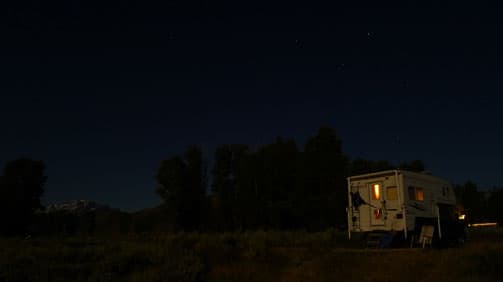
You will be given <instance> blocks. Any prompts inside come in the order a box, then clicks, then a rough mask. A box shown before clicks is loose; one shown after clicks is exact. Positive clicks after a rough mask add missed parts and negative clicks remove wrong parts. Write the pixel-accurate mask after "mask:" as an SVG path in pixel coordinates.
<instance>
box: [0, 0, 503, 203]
mask: <svg viewBox="0 0 503 282" xmlns="http://www.w3.org/2000/svg"><path fill="white" fill-rule="evenodd" d="M30 3H31V4H30V5H23V4H7V5H9V7H7V9H5V11H6V12H5V14H4V16H3V17H2V20H1V22H0V31H1V32H2V34H4V40H3V41H4V44H2V46H1V47H0V48H1V50H2V53H1V55H0V56H1V59H2V65H1V66H0V74H1V75H2V76H1V77H2V83H1V85H0V91H1V92H2V97H1V101H0V120H1V124H0V126H1V128H2V131H3V134H2V137H3V138H2V140H1V143H0V144H1V146H0V164H1V165H2V166H3V165H4V164H5V163H6V162H7V161H10V160H13V159H17V158H20V157H29V158H33V159H37V160H43V161H44V162H45V163H46V165H47V176H48V183H47V186H46V193H45V196H44V203H58V202H62V201H65V200H72V199H86V200H94V201H96V202H98V203H102V204H108V205H110V206H112V207H114V208H120V209H123V210H128V211H132V210H139V209H141V208H146V207H153V206H155V205H156V204H158V203H160V202H161V199H160V198H159V197H158V196H157V195H156V194H155V192H154V190H155V187H156V183H155V180H154V174H155V172H156V169H157V168H158V165H159V163H160V161H161V160H162V159H165V158H168V157H170V156H173V155H176V154H180V153H182V152H183V151H184V149H185V148H186V147H187V146H188V145H191V144H196V145H200V146H201V147H202V148H203V150H204V151H205V153H206V154H207V157H209V158H212V154H213V151H214V149H215V148H216V146H217V145H218V144H226V143H244V144H248V145H252V146H255V145H257V144H267V143H269V142H271V141H273V140H274V138H276V137H277V136H281V137H285V138H293V139H295V141H296V142H297V145H298V147H299V148H302V146H303V143H304V142H305V140H306V139H307V138H308V137H309V136H312V135H314V134H315V133H316V130H317V129H318V127H319V126H320V125H329V126H332V127H333V128H335V129H336V131H337V133H338V136H339V138H340V139H341V140H342V148H343V152H344V153H345V154H347V155H348V156H350V157H351V158H366V159H372V160H389V161H392V162H393V163H395V164H396V163H398V162H402V161H410V160H413V159H421V160H423V161H424V162H425V164H426V166H427V169H428V170H430V171H431V172H432V173H433V174H434V175H438V176H440V177H443V178H445V179H448V180H450V181H453V182H455V183H462V182H464V181H467V180H472V181H474V182H476V183H477V184H479V187H481V188H482V189H490V188H491V187H493V186H503V181H501V180H500V172H499V164H500V160H499V159H500V157H501V156H503V149H502V147H501V144H503V134H502V131H501V130H500V129H499V128H500V120H501V118H500V116H501V114H500V110H501V106H502V105H503V103H502V102H503V99H502V98H501V95H500V94H499V93H501V91H502V90H503V87H502V85H501V83H500V78H501V65H502V63H503V58H502V56H503V55H502V53H501V50H503V41H502V39H501V37H500V36H499V34H500V30H501V27H502V19H501V17H500V16H499V14H498V13H497V9H494V10H489V9H481V8H479V7H473V6H468V5H464V4H462V3H456V5H454V4H449V5H443V4H442V5H441V4H438V5H428V3H424V2H422V3H421V4H415V3H412V4H408V5H406V4H402V6H397V7H353V6H344V5H338V4H327V5H325V6H316V5H314V4H312V5H308V4H298V3H293V2H289V3H288V4H285V5H281V4H269V5H267V6H264V5H260V3H255V4H254V5H251V4H250V5H246V4H244V3H232V4H230V3H218V4H216V3H206V2H205V1H196V2H192V1H171V2H169V3H164V4H154V3H149V2H148V1H147V2H145V1H143V2H138V3H136V2H135V1H130V2H127V3H125V2H120V1H112V2H111V4H106V5H105V4H100V3H99V2H93V1H91V2H89V1H88V2H85V3H84V2H83V1H78V0H73V1H69V2H68V1H67V2H63V1H55V2H51V3H47V4H43V3H42V2H41V1H36V0H33V1H31V2H30ZM2 5H3V4H2ZM16 5H17V6H16Z"/></svg>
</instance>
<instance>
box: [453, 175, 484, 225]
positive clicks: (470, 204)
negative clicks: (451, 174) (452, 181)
mask: <svg viewBox="0 0 503 282" xmlns="http://www.w3.org/2000/svg"><path fill="white" fill-rule="evenodd" d="M454 191H455V193H456V199H457V203H458V205H460V206H461V207H462V208H463V209H464V211H465V213H466V215H467V220H468V221H469V222H471V221H477V220H479V219H481V217H482V214H483V211H482V194H481V193H479V191H478V187H477V185H476V184H475V183H474V182H472V181H467V182H465V183H464V184H462V185H456V186H455V187H454Z"/></svg>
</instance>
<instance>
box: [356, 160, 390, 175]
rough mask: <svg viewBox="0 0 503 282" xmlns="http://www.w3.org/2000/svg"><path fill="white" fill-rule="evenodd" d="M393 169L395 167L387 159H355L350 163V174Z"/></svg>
mask: <svg viewBox="0 0 503 282" xmlns="http://www.w3.org/2000/svg"><path fill="white" fill-rule="evenodd" d="M390 169H395V167H394V166H393V165H392V164H391V163H390V162H388V161H385V160H380V161H371V160H365V159H355V160H353V161H352V162H351V163H350V167H349V172H350V175H358V174H365V173H370V172H377V171H383V170H390Z"/></svg>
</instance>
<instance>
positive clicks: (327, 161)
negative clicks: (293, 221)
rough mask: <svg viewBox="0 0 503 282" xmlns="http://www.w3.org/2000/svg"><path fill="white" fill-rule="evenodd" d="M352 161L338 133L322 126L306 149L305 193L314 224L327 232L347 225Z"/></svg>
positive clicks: (307, 143)
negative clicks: (349, 169)
mask: <svg viewBox="0 0 503 282" xmlns="http://www.w3.org/2000/svg"><path fill="white" fill-rule="evenodd" d="M347 168H348V159H347V157H346V156H345V155H344V154H343V153H342V142H341V140H340V139H339V138H338V137H337V134H336V132H335V129H333V128H331V127H327V126H322V127H320V129H319V130H318V133H317V135H316V136H314V137H311V138H309V139H308V141H307V142H306V145H305V147H304V157H303V172H304V189H305V192H306V194H307V195H309V196H310V197H308V198H307V199H309V200H308V203H309V204H308V208H309V210H311V212H312V211H314V213H312V214H311V216H312V217H314V218H312V220H311V221H310V222H311V223H316V222H317V223H318V224H317V226H316V227H315V228H325V227H328V226H334V225H338V224H344V223H345V221H346V212H345V207H346V205H347V189H346V177H347V174H348V172H347Z"/></svg>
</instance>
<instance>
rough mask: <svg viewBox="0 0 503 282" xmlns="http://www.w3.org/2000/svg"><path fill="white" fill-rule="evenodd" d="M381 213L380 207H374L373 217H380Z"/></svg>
mask: <svg viewBox="0 0 503 282" xmlns="http://www.w3.org/2000/svg"><path fill="white" fill-rule="evenodd" d="M381 215H382V211H381V209H374V217H375V219H379V218H381Z"/></svg>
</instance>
